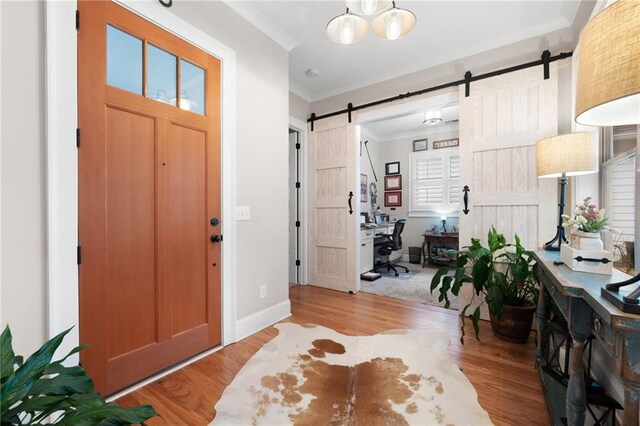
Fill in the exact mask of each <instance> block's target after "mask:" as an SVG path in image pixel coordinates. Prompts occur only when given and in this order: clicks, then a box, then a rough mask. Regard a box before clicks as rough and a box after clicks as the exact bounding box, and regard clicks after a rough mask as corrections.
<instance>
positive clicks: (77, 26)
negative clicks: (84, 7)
mask: <svg viewBox="0 0 640 426" xmlns="http://www.w3.org/2000/svg"><path fill="white" fill-rule="evenodd" d="M76 31H80V11H79V10H76Z"/></svg>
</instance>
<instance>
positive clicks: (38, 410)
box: [0, 326, 157, 426]
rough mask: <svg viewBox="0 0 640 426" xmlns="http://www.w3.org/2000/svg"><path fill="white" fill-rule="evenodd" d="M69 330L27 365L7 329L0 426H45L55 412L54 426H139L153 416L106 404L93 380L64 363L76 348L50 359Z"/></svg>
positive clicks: (1, 357) (2, 340) (1, 346)
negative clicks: (56, 359) (134, 424)
mask: <svg viewBox="0 0 640 426" xmlns="http://www.w3.org/2000/svg"><path fill="white" fill-rule="evenodd" d="M70 330H71V329H69V330H66V331H64V332H62V333H60V334H58V335H57V336H55V337H54V338H52V339H51V340H49V341H48V342H47V343H45V344H44V345H42V347H41V348H40V349H38V350H37V351H36V352H35V353H34V354H33V355H31V356H30V357H29V358H28V359H27V360H26V361H24V359H23V357H21V356H16V355H15V353H14V352H13V346H12V342H11V330H10V329H9V326H7V327H6V328H5V329H4V331H3V332H2V336H1V337H0V361H1V362H2V365H1V368H0V371H1V378H0V419H1V424H2V426H4V425H19V424H30V425H37V424H44V422H47V421H48V420H49V419H48V417H49V416H51V415H52V414H54V413H55V415H54V417H55V421H54V424H57V425H95V424H101V425H125V424H132V423H143V424H144V421H145V420H148V419H149V418H151V417H154V416H156V415H157V414H156V412H155V411H154V409H153V408H152V407H151V406H150V405H142V406H139V407H132V408H123V407H120V406H118V405H117V404H116V403H113V402H109V403H107V402H106V401H105V400H104V399H103V398H102V397H101V396H100V395H99V394H98V393H96V391H95V387H94V385H93V381H92V380H91V378H90V377H89V375H88V374H87V372H86V371H85V370H84V369H83V368H82V367H79V366H71V367H66V366H64V365H63V362H64V361H65V360H66V359H67V358H69V357H70V356H71V355H73V354H75V353H78V352H80V351H81V350H82V349H84V346H78V347H77V348H75V349H73V350H72V351H71V352H69V353H68V354H67V355H66V356H65V357H64V358H62V359H60V360H58V361H52V359H53V355H54V353H55V352H56V350H57V349H58V347H59V346H60V343H62V340H63V339H64V337H65V336H66V335H67V333H69V331H70Z"/></svg>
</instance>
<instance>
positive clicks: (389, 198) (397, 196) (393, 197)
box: [384, 191, 402, 207]
mask: <svg viewBox="0 0 640 426" xmlns="http://www.w3.org/2000/svg"><path fill="white" fill-rule="evenodd" d="M384 206H385V207H400V206H402V191H393V192H385V193H384Z"/></svg>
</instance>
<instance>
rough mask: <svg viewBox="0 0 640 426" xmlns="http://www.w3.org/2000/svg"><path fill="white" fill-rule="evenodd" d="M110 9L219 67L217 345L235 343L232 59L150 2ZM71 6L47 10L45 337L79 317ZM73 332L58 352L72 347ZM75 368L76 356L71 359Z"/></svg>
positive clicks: (129, 0)
mask: <svg viewBox="0 0 640 426" xmlns="http://www.w3.org/2000/svg"><path fill="white" fill-rule="evenodd" d="M117 3H119V4H121V5H122V6H124V7H126V8H127V9H129V10H131V11H132V12H134V13H136V14H138V15H140V16H142V17H143V18H145V19H147V20H149V21H150V22H153V23H154V24H156V25H158V26H160V27H162V28H164V29H166V30H167V31H169V32H171V33H173V34H176V35H177V36H179V37H181V38H184V39H185V40H187V41H189V42H190V43H192V44H194V45H196V46H198V47H199V48H201V49H203V50H205V51H207V52H208V53H210V54H212V55H214V56H216V57H218V58H220V59H221V61H222V111H223V113H222V144H221V145H222V161H221V162H222V164H223V167H222V186H223V187H222V224H223V228H222V231H223V233H224V235H225V237H227V238H225V242H224V244H223V245H222V263H223V268H222V292H223V296H222V297H223V299H222V300H223V304H222V312H223V318H222V327H223V336H222V343H223V345H228V344H230V343H233V342H235V341H236V335H235V330H236V324H235V323H236V318H235V311H236V294H235V282H236V280H235V277H236V246H235V234H236V221H235V204H236V203H235V156H236V153H235V145H236V144H235V132H236V126H235V115H236V105H235V98H236V87H235V81H236V57H235V52H234V51H233V50H231V49H229V48H228V47H227V46H225V45H223V44H221V43H220V42H218V41H216V40H214V39H213V38H211V37H210V36H209V35H207V34H206V33H204V32H202V31H200V30H198V29H196V28H195V27H193V26H192V25H190V24H189V23H188V22H186V21H184V20H182V19H180V18H178V17H176V16H175V15H173V14H172V13H170V12H169V11H167V10H166V9H165V8H163V7H162V6H161V5H159V4H158V3H156V2H153V1H151V0H137V1H136V0H118V1H117ZM75 9H76V3H75V2H71V1H65V2H61V1H56V0H49V1H47V3H46V52H45V55H46V74H47V81H46V83H47V84H46V112H45V114H46V123H47V127H46V139H47V225H48V229H47V238H48V241H47V244H48V245H47V256H48V259H47V263H48V265H47V275H48V289H49V292H48V294H49V300H48V306H49V313H48V315H49V327H48V332H49V336H53V335H55V334H57V333H59V332H60V331H62V330H65V329H67V328H68V327H70V326H72V325H77V324H78V322H79V318H78V296H77V292H78V270H77V265H76V256H75V248H76V246H77V230H78V217H77V210H78V198H77V186H78V168H77V159H76V156H77V152H76V149H75V146H74V134H75V128H76V126H77V101H76V90H77V75H76V69H77V35H76V31H75V29H74V28H75V25H74V19H75ZM78 342H79V337H78V333H77V327H76V328H75V329H74V330H73V332H72V334H71V335H70V336H69V338H67V339H65V341H64V342H63V344H62V345H61V349H60V350H61V351H65V350H69V349H70V348H72V347H74V346H77V345H78ZM70 362H77V357H76V358H75V359H72V360H70Z"/></svg>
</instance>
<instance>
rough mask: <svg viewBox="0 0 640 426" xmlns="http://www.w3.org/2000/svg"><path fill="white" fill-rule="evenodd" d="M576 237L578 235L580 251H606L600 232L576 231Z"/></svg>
mask: <svg viewBox="0 0 640 426" xmlns="http://www.w3.org/2000/svg"><path fill="white" fill-rule="evenodd" d="M574 235H576V237H577V239H578V241H577V247H575V248H577V249H578V250H588V251H602V250H604V244H602V240H601V239H600V233H599V232H584V231H575V232H574Z"/></svg>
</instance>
